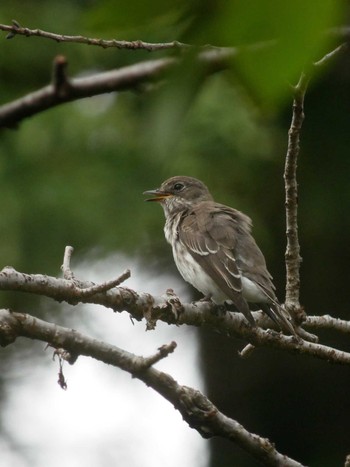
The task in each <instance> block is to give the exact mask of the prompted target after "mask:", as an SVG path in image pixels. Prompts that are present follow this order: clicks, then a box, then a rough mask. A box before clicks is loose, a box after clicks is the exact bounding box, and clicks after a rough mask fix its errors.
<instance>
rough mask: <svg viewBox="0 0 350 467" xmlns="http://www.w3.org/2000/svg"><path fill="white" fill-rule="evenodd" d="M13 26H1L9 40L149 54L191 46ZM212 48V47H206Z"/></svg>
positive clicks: (15, 22)
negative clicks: (46, 41) (32, 39)
mask: <svg viewBox="0 0 350 467" xmlns="http://www.w3.org/2000/svg"><path fill="white" fill-rule="evenodd" d="M12 22H13V24H12V25H7V24H0V30H1V31H5V32H8V33H9V34H8V35H7V36H6V38H7V39H13V38H14V37H15V36H16V35H19V36H26V37H33V36H36V37H42V38H45V39H51V40H53V41H55V42H71V43H75V44H86V45H94V46H98V47H102V48H104V49H107V48H110V47H114V48H117V49H129V50H147V51H148V52H154V51H159V50H168V49H187V48H190V47H194V46H191V45H189V44H184V43H183V42H179V41H171V42H163V43H156V44H155V43H151V42H144V41H140V40H136V41H118V40H116V39H110V40H104V39H92V38H90V37H84V36H66V35H64V34H55V33H52V32H47V31H42V30H41V29H29V28H24V27H22V26H21V25H20V24H19V23H18V22H17V21H16V20H12ZM206 47H207V48H210V46H206Z"/></svg>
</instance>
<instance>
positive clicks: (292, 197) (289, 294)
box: [283, 43, 348, 322]
mask: <svg viewBox="0 0 350 467" xmlns="http://www.w3.org/2000/svg"><path fill="white" fill-rule="evenodd" d="M347 48H348V44H347V43H343V44H341V45H339V46H338V47H336V48H335V49H333V50H332V51H331V52H329V53H327V54H326V55H324V56H323V57H322V58H321V59H319V60H318V61H316V62H314V63H313V66H314V68H317V67H320V66H324V65H325V64H327V63H328V62H329V61H331V60H333V59H334V58H335V57H337V56H338V55H339V53H341V52H344V51H345V50H347ZM309 81H310V75H308V74H306V73H302V74H301V76H300V79H299V82H298V84H297V85H296V86H295V88H294V98H293V115H292V122H291V126H290V128H289V131H288V149H287V155H286V161H285V167H284V175H283V177H284V183H285V207H286V236H287V247H286V253H285V263H286V298H285V306H286V308H287V310H288V311H289V312H290V313H291V314H292V315H293V317H294V318H295V319H296V321H297V322H301V321H302V320H303V319H305V313H304V310H302V308H301V307H300V297H299V292H300V263H301V261H302V258H301V256H300V244H299V238H298V183H297V164H298V157H299V152H300V132H301V128H302V124H303V121H304V117H305V115H304V99H305V93H306V90H307V87H308V84H309Z"/></svg>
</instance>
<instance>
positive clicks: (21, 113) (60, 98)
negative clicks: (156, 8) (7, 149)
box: [0, 57, 176, 128]
mask: <svg viewBox="0 0 350 467" xmlns="http://www.w3.org/2000/svg"><path fill="white" fill-rule="evenodd" d="M62 61H63V60H62V57H61V62H62ZM175 63H176V59H173V58H164V59H159V60H152V61H148V62H142V63H138V64H136V65H131V66H127V67H124V68H120V69H117V70H112V71H107V72H104V73H98V74H95V75H92V76H89V77H86V78H77V79H72V80H71V81H69V85H68V80H67V78H65V81H63V80H62V76H61V75H63V73H62V68H63V64H61V65H60V67H59V72H58V71H57V59H56V60H55V68H56V72H54V83H53V84H50V85H48V86H45V87H44V88H42V89H39V90H38V91H35V92H33V93H31V94H27V95H26V96H24V97H22V98H20V99H17V100H15V101H12V102H11V103H9V104H5V105H3V106H1V107H0V127H4V128H10V127H14V126H16V125H17V124H18V123H19V122H21V121H22V120H24V119H25V118H28V117H31V116H32V115H35V114H37V113H39V112H43V111H44V110H47V109H49V108H52V107H56V106H57V105H60V104H63V103H65V102H71V101H74V100H77V99H82V98H84V97H91V96H96V95H99V94H104V93H109V92H113V91H120V90H125V89H136V88H137V86H139V85H140V84H141V83H145V82H149V81H152V80H154V79H156V78H159V77H160V76H161V75H162V73H163V72H164V71H165V70H168V69H169V68H170V67H171V66H172V65H174V64H175ZM57 73H59V74H60V79H58V77H57ZM60 81H63V82H64V84H65V86H64V87H62V83H61V82H60ZM58 82H60V83H59V85H60V87H59V88H58V86H57V84H58ZM62 89H64V92H62Z"/></svg>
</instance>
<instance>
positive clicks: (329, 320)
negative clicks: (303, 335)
mask: <svg viewBox="0 0 350 467" xmlns="http://www.w3.org/2000/svg"><path fill="white" fill-rule="evenodd" d="M304 324H305V326H308V327H312V328H314V329H331V330H334V331H339V332H343V333H345V334H350V322H349V321H345V320H343V319H339V318H333V317H332V316H330V315H323V316H308V318H307V320H306V321H305V323H304Z"/></svg>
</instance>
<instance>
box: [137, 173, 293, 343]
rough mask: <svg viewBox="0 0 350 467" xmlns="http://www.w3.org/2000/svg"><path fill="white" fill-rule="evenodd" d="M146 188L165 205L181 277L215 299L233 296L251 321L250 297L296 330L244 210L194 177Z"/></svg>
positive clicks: (169, 236)
mask: <svg viewBox="0 0 350 467" xmlns="http://www.w3.org/2000/svg"><path fill="white" fill-rule="evenodd" d="M144 194H146V195H152V196H153V197H152V198H150V199H147V200H146V201H157V202H159V203H160V204H161V206H162V207H163V209H164V214H165V219H166V222H165V227H164V233H165V238H166V240H167V241H168V242H169V243H170V244H171V246H172V249H173V255H174V260H175V263H176V266H177V268H178V270H179V272H180V274H181V275H182V277H183V278H184V279H185V281H187V282H189V283H190V284H192V285H193V286H194V287H195V288H196V289H197V290H199V291H200V292H202V293H203V294H204V295H205V296H206V297H208V298H209V297H210V298H211V299H212V300H213V301H214V302H215V303H217V304H222V303H224V302H225V301H226V302H232V303H233V304H234V306H235V307H236V309H237V310H238V311H240V312H241V313H243V315H244V316H245V317H246V319H247V320H248V322H249V323H250V325H251V326H256V323H255V320H254V318H253V316H252V314H251V311H250V309H249V305H248V303H256V304H259V305H260V306H261V308H262V310H263V311H264V312H265V313H266V314H267V315H268V316H269V317H270V318H271V319H272V320H273V321H274V322H275V323H276V324H277V325H278V326H279V327H280V328H281V329H284V330H286V331H288V332H290V333H292V334H294V335H295V330H294V328H293V326H292V324H291V321H290V317H289V316H288V315H287V313H286V311H285V310H284V309H283V308H282V307H281V305H280V304H279V303H278V300H277V298H276V295H275V287H274V285H273V283H272V277H271V275H270V273H269V272H268V270H267V267H266V262H265V258H264V256H263V254H262V252H261V251H260V249H259V247H258V246H257V244H256V242H255V240H254V238H253V237H252V235H251V226H252V222H251V220H250V218H249V217H248V216H246V215H245V214H243V213H242V212H240V211H237V210H236V209H233V208H230V207H228V206H225V205H223V204H219V203H216V202H215V201H214V200H213V197H212V196H211V194H210V192H209V190H208V188H207V187H206V186H205V185H204V183H202V182H201V181H200V180H197V179H195V178H192V177H186V176H178V177H172V178H169V179H168V180H166V181H165V182H163V183H162V185H161V186H160V188H157V189H156V190H150V191H146V192H145V193H144Z"/></svg>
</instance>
